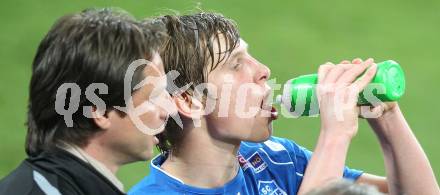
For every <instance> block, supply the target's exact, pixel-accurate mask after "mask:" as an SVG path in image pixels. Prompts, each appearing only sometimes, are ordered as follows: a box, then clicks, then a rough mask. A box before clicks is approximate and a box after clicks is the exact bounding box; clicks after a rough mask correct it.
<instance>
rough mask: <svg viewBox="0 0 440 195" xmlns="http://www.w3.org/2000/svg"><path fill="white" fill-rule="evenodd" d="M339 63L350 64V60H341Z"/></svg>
mask: <svg viewBox="0 0 440 195" xmlns="http://www.w3.org/2000/svg"><path fill="white" fill-rule="evenodd" d="M340 64H351V62H350V61H348V60H342V61H341V63H340Z"/></svg>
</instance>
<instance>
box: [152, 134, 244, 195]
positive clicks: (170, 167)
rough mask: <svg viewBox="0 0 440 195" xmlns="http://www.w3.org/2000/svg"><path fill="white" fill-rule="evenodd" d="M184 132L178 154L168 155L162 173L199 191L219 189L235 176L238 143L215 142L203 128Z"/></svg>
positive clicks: (237, 166) (237, 167)
mask: <svg viewBox="0 0 440 195" xmlns="http://www.w3.org/2000/svg"><path fill="white" fill-rule="evenodd" d="M184 131H185V133H187V134H186V135H185V138H184V141H183V143H182V144H181V145H179V149H178V150H179V151H178V153H176V154H173V153H170V155H169V156H168V158H167V160H166V161H165V162H164V163H163V164H162V166H161V169H162V170H164V171H166V172H167V173H168V174H170V175H172V176H174V177H176V178H179V179H180V180H182V181H183V182H184V183H185V184H187V185H191V186H196V187H201V188H214V187H221V186H223V185H225V184H226V183H227V182H229V181H231V180H232V179H233V178H234V177H235V176H236V175H237V172H238V169H239V165H238V161H237V157H236V155H237V151H238V149H239V147H240V142H237V143H235V144H234V143H225V142H223V141H220V140H216V139H214V138H213V137H211V136H210V135H209V133H208V132H207V130H206V129H203V128H190V129H184Z"/></svg>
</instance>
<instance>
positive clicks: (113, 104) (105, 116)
mask: <svg viewBox="0 0 440 195" xmlns="http://www.w3.org/2000/svg"><path fill="white" fill-rule="evenodd" d="M166 37H167V36H166V33H165V31H164V28H163V26H160V25H158V24H153V23H140V22H138V21H136V20H135V19H134V18H132V17H131V16H129V15H128V14H127V13H125V12H123V11H118V10H111V9H89V10H85V11H83V12H80V13H75V14H71V15H66V16H64V17H62V18H60V19H59V20H58V21H57V22H56V23H55V24H54V25H53V27H52V28H51V29H50V31H49V32H48V33H47V35H46V36H45V37H44V39H43V40H42V41H41V43H40V45H39V47H38V50H37V54H36V56H35V59H34V62H33V65H32V78H31V81H30V86H29V104H28V108H29V109H28V121H27V126H28V132H27V137H26V152H27V154H28V158H27V159H26V160H24V161H23V162H22V163H21V165H20V166H19V167H18V168H17V169H15V170H14V171H13V172H12V173H11V174H10V175H8V176H7V177H5V178H3V179H2V180H1V181H0V194H55V195H56V194H87V195H88V194H106V195H110V194H124V188H123V185H122V183H121V182H120V181H119V180H118V179H117V178H116V176H115V175H116V172H117V171H118V169H119V167H120V166H122V165H124V164H127V163H131V162H135V161H145V160H148V159H150V158H151V156H152V154H153V147H154V145H155V144H157V143H158V140H157V138H156V137H155V136H154V132H156V133H157V132H161V131H162V130H163V127H164V124H165V123H166V120H167V118H168V116H169V111H168V109H166V108H164V107H163V106H159V105H166V104H169V103H172V102H171V101H170V100H171V99H170V97H169V94H168V93H167V91H166V90H165V88H164V87H162V88H156V87H155V86H165V85H166V77H165V75H164V68H163V63H162V60H161V58H160V56H159V48H160V47H161V45H162V44H163V43H162V42H163V41H164V40H165V39H166ZM142 59H143V60H144V61H140V62H142V63H136V64H137V65H136V64H135V63H133V62H139V61H135V60H142ZM133 64H135V65H136V66H133ZM129 70H132V71H131V74H126V73H127V72H130V71H129ZM161 78H165V79H161ZM125 79H128V81H132V82H127V83H126V82H125V81H126V80H125ZM144 79H149V80H150V83H149V84H145V85H143V86H141V87H138V88H136V89H133V87H134V85H136V84H138V83H139V82H140V81H142V80H144ZM132 89H133V90H132ZM167 102H168V103H167ZM144 104H146V105H147V106H146V107H145V108H146V109H145V108H143V107H142V108H143V109H144V110H142V112H141V114H140V115H136V116H138V118H136V119H138V120H132V119H133V117H135V115H133V114H132V111H133V110H134V108H138V106H141V105H144ZM129 105H131V107H130V106H129ZM123 107H126V108H127V109H125V110H124V109H122V108H123ZM134 121H137V122H138V123H139V124H135V122H134ZM142 125H145V126H147V127H148V128H147V129H149V130H155V131H153V132H147V133H148V134H145V133H144V132H142V131H141V130H140V129H138V127H139V126H142Z"/></svg>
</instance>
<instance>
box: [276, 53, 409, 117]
mask: <svg viewBox="0 0 440 195" xmlns="http://www.w3.org/2000/svg"><path fill="white" fill-rule="evenodd" d="M317 83H318V75H317V74H309V75H303V76H299V77H297V78H294V79H291V80H288V81H287V82H286V84H285V85H284V89H283V94H282V95H278V96H277V97H276V100H275V102H276V103H278V104H281V105H282V106H284V107H285V108H286V109H287V110H288V111H289V112H290V113H291V114H293V115H294V116H314V115H318V114H319V106H318V99H317V96H316V85H317ZM404 92H405V75H404V73H403V70H402V68H401V67H400V65H399V64H398V63H396V62H395V61H393V60H387V61H384V62H380V63H378V64H377V72H376V75H375V76H374V78H373V80H372V81H371V82H370V84H368V86H367V87H366V88H365V89H364V90H363V91H362V92H361V93H360V94H359V99H358V104H359V105H372V104H374V103H377V102H390V101H396V100H399V99H400V97H402V95H403V94H404Z"/></svg>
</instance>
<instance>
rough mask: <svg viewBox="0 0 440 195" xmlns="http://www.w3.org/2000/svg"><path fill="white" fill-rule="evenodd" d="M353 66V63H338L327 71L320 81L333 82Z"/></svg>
mask: <svg viewBox="0 0 440 195" xmlns="http://www.w3.org/2000/svg"><path fill="white" fill-rule="evenodd" d="M351 67H353V64H339V65H337V66H335V67H334V68H332V69H331V70H330V71H329V72H328V73H327V77H326V78H325V79H324V80H323V82H322V83H329V84H330V83H335V82H336V80H337V79H338V78H339V77H340V76H341V75H342V74H343V73H344V72H345V71H347V70H348V69H350V68H351Z"/></svg>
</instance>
